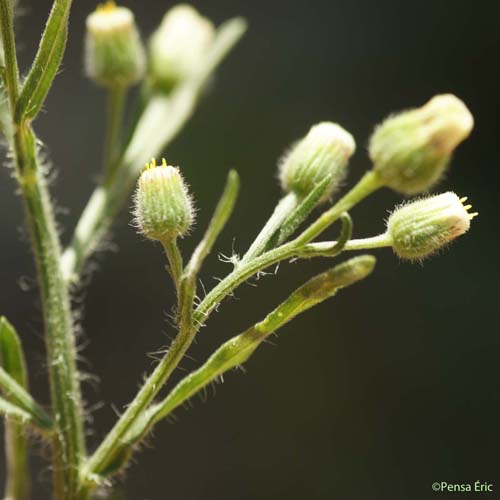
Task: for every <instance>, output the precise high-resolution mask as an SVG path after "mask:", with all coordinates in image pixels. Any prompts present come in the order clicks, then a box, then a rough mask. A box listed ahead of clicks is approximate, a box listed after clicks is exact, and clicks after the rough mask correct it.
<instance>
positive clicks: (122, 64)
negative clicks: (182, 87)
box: [85, 1, 146, 87]
mask: <svg viewBox="0 0 500 500" xmlns="http://www.w3.org/2000/svg"><path fill="white" fill-rule="evenodd" d="M145 66H146V58H145V53H144V48H143V45H142V42H141V38H140V35H139V32H138V30H137V27H136V24H135V21H134V14H133V13H132V11H131V10H130V9H127V8H126V7H117V6H116V4H115V3H114V2H113V1H108V2H106V3H105V4H101V5H99V6H98V7H97V9H96V10H95V11H94V12H93V13H92V14H90V15H89V16H88V17H87V35H86V40H85V71H86V74H87V76H88V77H89V78H91V79H92V80H94V81H95V82H97V83H98V84H99V85H103V86H105V87H116V86H119V87H128V86H130V85H132V84H134V83H136V82H137V81H138V80H140V79H141V78H142V77H143V75H144V71H145Z"/></svg>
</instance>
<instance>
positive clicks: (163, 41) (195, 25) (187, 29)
mask: <svg viewBox="0 0 500 500" xmlns="http://www.w3.org/2000/svg"><path fill="white" fill-rule="evenodd" d="M214 38H215V28H214V25H213V24H212V22H211V21H209V20H208V19H206V18H205V17H203V16H201V15H200V14H199V13H198V12H197V11H196V10H195V9H194V8H193V7H191V6H190V5H186V4H180V5H177V6H175V7H173V8H172V9H170V10H169V11H168V12H167V13H166V14H165V17H164V18H163V21H162V22H161V24H160V26H159V28H158V29H157V30H156V31H155V32H154V33H153V35H152V36H151V40H150V43H149V54H150V72H151V77H152V80H153V82H154V83H155V84H156V85H157V86H158V87H160V88H162V89H163V90H165V91H169V90H171V89H172V88H173V87H174V86H175V85H176V84H178V83H179V82H181V81H183V80H185V79H186V78H189V77H190V76H191V75H193V73H194V72H195V71H196V70H197V69H198V67H199V65H200V64H201V63H202V61H203V59H204V58H205V56H206V54H207V51H208V49H209V48H210V46H211V45H212V42H213V41H214Z"/></svg>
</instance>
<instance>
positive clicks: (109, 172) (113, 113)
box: [103, 85, 126, 179]
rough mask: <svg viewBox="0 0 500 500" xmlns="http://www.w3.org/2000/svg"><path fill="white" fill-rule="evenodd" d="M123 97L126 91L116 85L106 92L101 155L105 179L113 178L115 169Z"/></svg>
mask: <svg viewBox="0 0 500 500" xmlns="http://www.w3.org/2000/svg"><path fill="white" fill-rule="evenodd" d="M125 97H126V89H125V88H123V87H122V86H119V85H117V86H115V87H113V88H111V89H109V91H108V109H107V117H106V119H107V125H106V139H105V142H104V155H103V165H104V175H105V177H106V178H107V179H109V178H111V177H112V176H113V173H114V170H115V169H116V167H117V163H116V161H117V155H118V152H119V146H120V134H121V131H122V122H123V111H124V107H125Z"/></svg>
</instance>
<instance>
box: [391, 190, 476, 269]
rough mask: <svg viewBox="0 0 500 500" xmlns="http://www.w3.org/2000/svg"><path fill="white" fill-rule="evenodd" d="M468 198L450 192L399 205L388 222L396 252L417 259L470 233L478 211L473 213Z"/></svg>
mask: <svg viewBox="0 0 500 500" xmlns="http://www.w3.org/2000/svg"><path fill="white" fill-rule="evenodd" d="M466 199H467V198H459V197H458V196H457V195H456V194H455V193H452V192H448V193H443V194H440V195H436V196H431V197H429V198H424V199H422V200H418V201H414V202H411V203H408V204H406V205H403V206H401V207H399V208H396V210H394V212H393V213H392V214H391V216H390V217H389V219H388V221H387V234H388V235H389V236H390V238H391V240H392V248H393V250H394V252H395V253H396V254H397V255H398V256H399V257H401V258H403V259H410V260H416V259H421V258H424V257H427V256H428V255H431V254H433V253H434V252H436V251H437V250H439V249H440V248H442V247H443V246H445V245H446V244H447V243H449V242H451V241H452V240H454V239H455V238H457V237H458V236H460V235H462V234H464V233H466V232H467V231H468V230H469V227H470V221H471V220H472V219H473V218H474V217H475V216H476V215H477V213H469V210H470V209H471V205H465V206H464V202H465V201H466Z"/></svg>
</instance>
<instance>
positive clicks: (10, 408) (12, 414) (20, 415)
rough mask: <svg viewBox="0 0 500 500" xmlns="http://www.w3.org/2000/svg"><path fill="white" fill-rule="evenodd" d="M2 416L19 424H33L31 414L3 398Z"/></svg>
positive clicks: (1, 404)
mask: <svg viewBox="0 0 500 500" xmlns="http://www.w3.org/2000/svg"><path fill="white" fill-rule="evenodd" d="M0 415H3V416H5V417H7V418H11V419H13V420H14V421H16V422H17V423H19V424H23V425H25V424H27V423H31V422H32V416H31V414H30V413H29V412H27V411H24V410H23V409H22V408H20V407H19V406H17V405H15V404H13V403H10V402H9V401H7V400H6V399H4V398H2V397H0Z"/></svg>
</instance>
